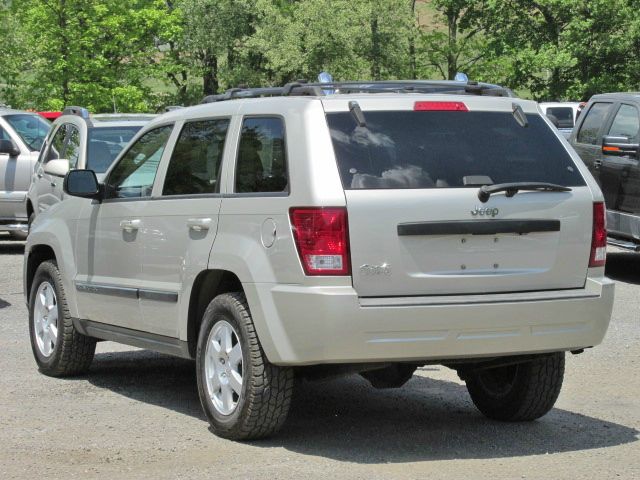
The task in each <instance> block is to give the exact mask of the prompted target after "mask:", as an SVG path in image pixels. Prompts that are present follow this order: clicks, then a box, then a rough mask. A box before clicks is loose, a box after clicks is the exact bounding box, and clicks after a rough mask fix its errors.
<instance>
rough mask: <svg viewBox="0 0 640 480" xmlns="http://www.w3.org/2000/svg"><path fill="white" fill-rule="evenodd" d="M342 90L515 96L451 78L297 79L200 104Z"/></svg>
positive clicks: (494, 87)
mask: <svg viewBox="0 0 640 480" xmlns="http://www.w3.org/2000/svg"><path fill="white" fill-rule="evenodd" d="M341 93H342V94H345V93H422V94H437V93H440V94H453V95H487V96H496V97H514V96H515V95H514V94H513V92H512V91H511V90H510V89H508V88H504V87H501V86H499V85H493V84H490V83H479V82H471V81H470V82H457V81H450V80H385V81H370V82H367V81H348V82H330V83H302V82H301V81H300V80H298V81H296V82H291V83H287V84H286V85H284V86H283V87H259V88H230V89H228V90H227V91H226V92H224V93H221V94H217V95H208V96H206V97H204V98H203V99H202V102H201V103H214V102H222V101H226V100H235V99H241V98H259V97H288V96H317V97H321V96H325V95H327V94H341Z"/></svg>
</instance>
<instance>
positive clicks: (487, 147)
mask: <svg viewBox="0 0 640 480" xmlns="http://www.w3.org/2000/svg"><path fill="white" fill-rule="evenodd" d="M365 116H366V119H367V124H366V126H363V127H360V126H358V125H357V124H356V123H355V122H354V120H353V116H352V115H351V113H349V112H341V113H329V114H327V121H328V123H329V129H330V133H331V139H332V140H333V147H334V151H335V154H336V160H337V162H338V168H339V171H340V176H341V178H342V183H343V187H344V188H345V189H347V190H358V189H402V188H425V189H426V188H468V187H473V188H477V185H478V183H477V180H475V179H477V178H478V177H482V178H485V179H486V177H488V180H487V182H491V183H493V184H498V183H508V182H549V183H556V184H559V185H564V186H579V185H584V180H583V179H582V176H581V175H580V173H579V171H578V169H577V167H576V166H575V164H574V163H573V160H571V157H570V156H569V154H568V153H567V151H566V150H565V148H564V147H563V145H562V143H561V142H560V141H559V140H558V138H557V137H556V135H555V133H554V132H553V131H552V130H551V129H550V128H549V126H548V125H547V124H546V122H545V121H544V120H543V118H542V117H541V116H540V115H527V119H528V121H529V124H528V126H527V127H526V128H523V127H521V126H520V125H519V124H518V122H517V121H516V120H515V119H514V118H513V115H512V114H511V112H447V111H437V112H413V111H380V112H375V111H372V112H366V113H365ZM461 132H464V134H463V135H462V134H461Z"/></svg>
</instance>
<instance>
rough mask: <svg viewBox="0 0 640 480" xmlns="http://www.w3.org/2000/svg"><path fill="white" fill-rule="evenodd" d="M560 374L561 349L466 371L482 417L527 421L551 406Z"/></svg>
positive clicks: (560, 378) (562, 361) (560, 386)
mask: <svg viewBox="0 0 640 480" xmlns="http://www.w3.org/2000/svg"><path fill="white" fill-rule="evenodd" d="M563 377H564V352H557V353H554V354H552V355H545V356H543V357H540V358H538V359H536V360H533V361H529V362H525V363H519V364H516V365H509V366H505V367H499V368H490V369H486V370H479V371H476V372H470V373H468V374H467V375H466V383H467V390H468V391H469V395H470V396H471V400H473V403H474V404H475V405H476V407H478V410H480V411H481V412H482V413H483V414H484V415H485V416H487V417H489V418H493V419H496V420H503V421H510V422H517V421H529V420H535V419H537V418H540V417H542V416H543V415H545V414H546V413H547V412H549V410H551V409H552V408H553V405H554V404H555V402H556V400H557V398H558V395H559V394H560V389H561V388H562V379H563Z"/></svg>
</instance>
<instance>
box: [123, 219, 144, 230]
mask: <svg viewBox="0 0 640 480" xmlns="http://www.w3.org/2000/svg"><path fill="white" fill-rule="evenodd" d="M141 225H142V221H140V220H138V219H135V220H122V221H121V222H120V228H122V229H123V230H124V231H125V232H133V231H134V230H138V229H139V228H140V226H141Z"/></svg>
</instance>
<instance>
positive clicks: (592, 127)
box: [577, 103, 611, 145]
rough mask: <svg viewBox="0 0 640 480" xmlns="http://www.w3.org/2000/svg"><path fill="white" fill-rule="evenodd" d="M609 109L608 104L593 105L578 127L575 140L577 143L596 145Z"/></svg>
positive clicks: (609, 105)
mask: <svg viewBox="0 0 640 480" xmlns="http://www.w3.org/2000/svg"><path fill="white" fill-rule="evenodd" d="M610 108H611V104H610V103H594V104H593V105H592V106H591V108H590V109H589V111H588V112H587V116H586V117H585V119H584V120H583V122H582V125H581V126H580V131H579V132H578V139H577V140H578V143H587V144H591V145H597V144H598V133H599V132H600V129H601V128H602V124H603V123H604V121H605V120H606V119H607V115H608V114H609V109H610Z"/></svg>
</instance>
